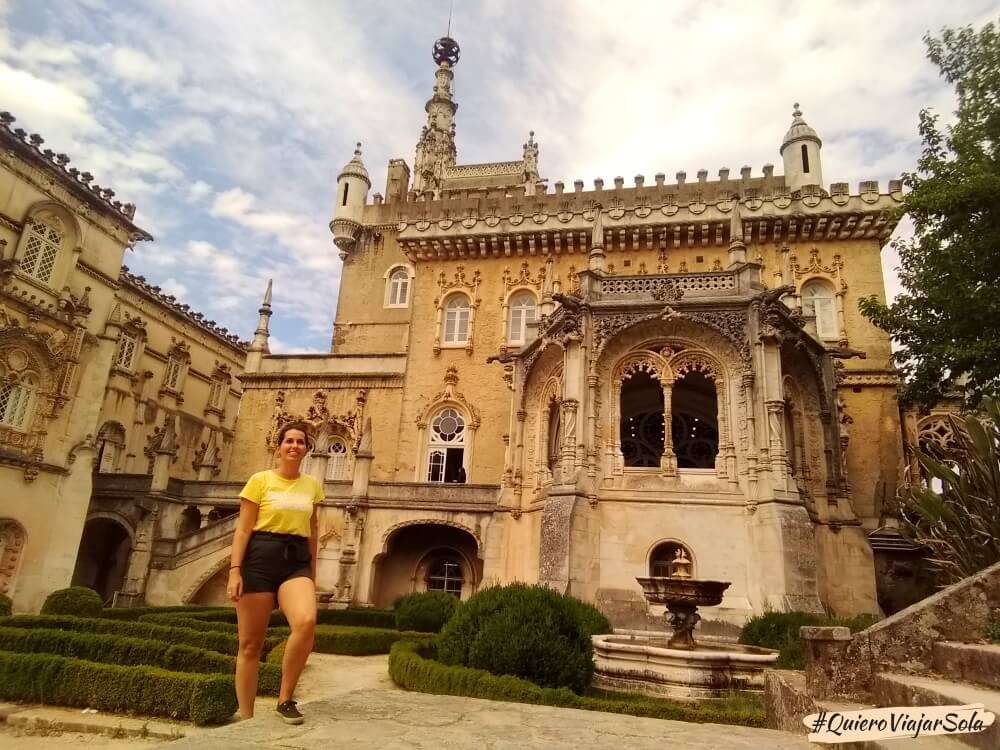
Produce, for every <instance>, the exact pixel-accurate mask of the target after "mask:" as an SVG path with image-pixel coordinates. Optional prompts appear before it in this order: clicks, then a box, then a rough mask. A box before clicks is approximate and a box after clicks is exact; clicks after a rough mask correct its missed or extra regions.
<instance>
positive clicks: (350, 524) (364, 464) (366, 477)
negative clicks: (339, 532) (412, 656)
mask: <svg viewBox="0 0 1000 750" xmlns="http://www.w3.org/2000/svg"><path fill="white" fill-rule="evenodd" d="M374 459H375V454H374V452H373V451H372V420H371V417H368V418H367V419H366V420H365V425H364V428H363V429H362V431H361V440H360V442H359V444H358V452H357V453H356V454H355V455H354V474H353V476H352V484H351V502H350V504H349V505H348V506H347V507H346V508H344V535H343V537H342V541H341V545H340V559H339V560H338V561H337V563H338V569H337V585H336V587H335V590H334V595H333V605H334V606H335V607H346V606H348V605H349V604H350V603H351V601H352V600H353V596H354V588H355V584H356V579H357V561H358V548H359V547H360V546H361V535H362V532H363V531H364V508H363V503H364V502H365V501H366V500H367V499H368V484H369V481H370V478H371V468H372V461H373V460H374Z"/></svg>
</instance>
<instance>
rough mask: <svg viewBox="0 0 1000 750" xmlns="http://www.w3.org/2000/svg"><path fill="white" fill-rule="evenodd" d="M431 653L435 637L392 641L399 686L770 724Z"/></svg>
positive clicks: (754, 716) (757, 717)
mask: <svg viewBox="0 0 1000 750" xmlns="http://www.w3.org/2000/svg"><path fill="white" fill-rule="evenodd" d="M432 656H433V643H432V642H429V641H425V642H423V643H421V642H415V641H409V640H404V641H399V642H397V643H395V644H393V646H392V650H391V651H390V652H389V676H390V677H391V678H392V681H393V682H395V683H396V684H397V685H399V686H400V687H401V688H404V689H406V690H414V691H418V692H421V693H433V694H436V695H461V696H465V697H468V698H486V699H488V700H499V701H508V702H511V703H531V704H537V705H543V706H560V707H562V708H579V709H583V710H586V711H604V712H607V713H617V714H629V715H631V716H644V717H648V718H653V719H672V720H675V721H688V722H696V723H718V724H736V725H740V726H749V727H763V726H766V716H765V715H764V713H763V712H754V711H749V710H733V709H726V710H719V709H718V708H715V707H712V706H706V705H699V706H697V707H696V706H685V705H681V704H675V703H669V702H667V701H661V700H657V699H652V698H644V697H643V696H633V695H626V696H623V697H621V698H603V697H594V696H588V695H577V694H576V693H574V692H573V691H572V690H570V689H569V688H543V687H540V686H538V685H536V684H534V683H533V682H528V681H527V680H522V679H520V678H519V677H513V676H511V675H502V676H500V675H494V674H491V673H489V672H487V671H485V670H483V669H470V668H469V667H461V666H448V665H446V664H442V663H441V662H438V661H434V659H433V658H432Z"/></svg>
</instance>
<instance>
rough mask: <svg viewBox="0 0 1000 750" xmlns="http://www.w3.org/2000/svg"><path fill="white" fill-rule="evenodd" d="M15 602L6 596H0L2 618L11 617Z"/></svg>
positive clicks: (0, 614)
mask: <svg viewBox="0 0 1000 750" xmlns="http://www.w3.org/2000/svg"><path fill="white" fill-rule="evenodd" d="M13 607H14V602H12V601H11V600H10V597H9V596H7V595H6V594H0V617H10V615H11V613H12V612H13Z"/></svg>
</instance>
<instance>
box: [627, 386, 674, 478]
mask: <svg viewBox="0 0 1000 750" xmlns="http://www.w3.org/2000/svg"><path fill="white" fill-rule="evenodd" d="M620 413H621V424H620V425H619V432H620V438H621V447H622V455H623V456H624V458H625V466H633V467H635V466H645V467H650V466H659V465H660V457H661V456H662V455H663V442H664V435H663V387H662V386H661V385H660V382H659V381H658V380H657V379H656V378H654V377H652V376H651V375H650V374H649V373H648V372H642V371H640V372H635V373H633V374H631V375H630V376H629V377H628V378H626V379H625V381H624V382H623V383H622V389H621V411H620Z"/></svg>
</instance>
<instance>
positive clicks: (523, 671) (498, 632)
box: [437, 584, 611, 693]
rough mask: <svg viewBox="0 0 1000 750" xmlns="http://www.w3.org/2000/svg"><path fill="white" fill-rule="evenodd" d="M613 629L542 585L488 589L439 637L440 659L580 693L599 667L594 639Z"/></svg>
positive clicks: (458, 613)
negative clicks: (596, 664) (593, 651)
mask: <svg viewBox="0 0 1000 750" xmlns="http://www.w3.org/2000/svg"><path fill="white" fill-rule="evenodd" d="M610 630H611V626H610V624H609V623H608V621H607V618H605V617H604V616H603V615H601V614H600V613H599V612H598V611H597V610H596V609H594V608H593V607H591V606H590V605H588V604H584V603H583V602H581V601H579V600H576V599H573V598H572V597H569V596H564V595H562V594H559V593H557V592H555V591H553V590H552V589H548V588H544V587H542V586H527V585H525V584H512V585H510V586H500V587H492V588H487V589H484V590H483V591H481V592H479V593H478V594H476V595H475V596H473V597H472V598H471V599H469V600H468V601H467V602H465V603H464V604H462V605H461V606H460V607H459V608H458V610H457V611H456V612H455V614H454V615H453V616H452V618H451V619H450V620H449V621H448V622H447V624H446V625H445V626H444V628H443V629H442V630H441V635H440V636H438V641H437V655H438V658H439V659H440V660H441V661H442V662H444V663H445V664H461V665H463V666H466V667H474V668H477V669H485V670H487V671H489V672H492V673H493V674H497V675H514V676H516V677H523V678H525V679H527V680H530V681H532V682H534V683H535V684H537V685H541V686H542V687H552V688H559V687H567V688H570V689H571V690H573V691H575V692H577V693H579V692H582V691H583V690H584V689H585V688H586V687H587V686H588V685H589V684H590V677H591V674H592V673H593V669H594V665H593V661H592V659H591V655H592V647H591V643H590V636H591V635H594V634H596V633H597V632H601V631H604V632H609V631H610Z"/></svg>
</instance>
